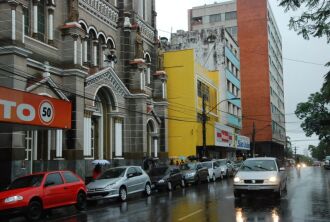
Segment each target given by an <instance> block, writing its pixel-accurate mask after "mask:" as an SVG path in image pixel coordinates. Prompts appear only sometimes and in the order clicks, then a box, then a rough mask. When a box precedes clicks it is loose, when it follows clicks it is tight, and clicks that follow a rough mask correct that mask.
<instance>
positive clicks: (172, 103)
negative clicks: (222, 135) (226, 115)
mask: <svg viewBox="0 0 330 222" xmlns="http://www.w3.org/2000/svg"><path fill="white" fill-rule="evenodd" d="M164 69H165V71H166V73H167V75H168V79H167V96H168V101H169V106H168V117H169V119H168V152H169V157H170V158H180V157H187V156H190V155H197V147H201V146H202V145H203V139H202V137H203V136H202V118H201V117H202V95H203V94H204V95H205V100H206V102H205V104H206V110H207V116H208V119H207V124H206V145H207V146H214V143H215V128H214V127H215V123H216V122H218V120H219V112H218V110H217V101H218V93H219V92H220V90H219V72H218V71H209V70H207V69H205V68H203V66H202V65H200V64H198V63H196V61H195V56H194V50H193V49H186V50H178V51H168V52H165V53H164ZM212 108H214V109H212ZM209 110H211V111H210V112H209Z"/></svg>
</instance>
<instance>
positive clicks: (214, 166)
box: [202, 160, 221, 181]
mask: <svg viewBox="0 0 330 222" xmlns="http://www.w3.org/2000/svg"><path fill="white" fill-rule="evenodd" d="M202 166H203V167H206V168H207V169H208V171H209V178H210V179H211V180H212V181H216V179H217V178H220V177H221V168H220V165H219V163H218V162H217V161H213V160H212V161H207V162H202Z"/></svg>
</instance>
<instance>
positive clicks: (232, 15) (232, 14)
mask: <svg viewBox="0 0 330 222" xmlns="http://www.w3.org/2000/svg"><path fill="white" fill-rule="evenodd" d="M235 19H237V15H236V12H235V11H233V12H226V13H225V20H226V21H228V20H235Z"/></svg>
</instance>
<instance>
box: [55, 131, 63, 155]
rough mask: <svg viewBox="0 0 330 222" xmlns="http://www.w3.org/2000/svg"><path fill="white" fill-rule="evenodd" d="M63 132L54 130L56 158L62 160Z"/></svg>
mask: <svg viewBox="0 0 330 222" xmlns="http://www.w3.org/2000/svg"><path fill="white" fill-rule="evenodd" d="M62 141H63V130H61V129H58V130H56V158H62V156H63V143H62Z"/></svg>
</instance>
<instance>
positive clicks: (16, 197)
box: [0, 171, 86, 221]
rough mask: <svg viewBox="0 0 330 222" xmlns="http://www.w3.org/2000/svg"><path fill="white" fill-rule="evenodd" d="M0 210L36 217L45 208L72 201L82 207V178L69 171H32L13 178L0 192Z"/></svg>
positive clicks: (40, 215)
mask: <svg viewBox="0 0 330 222" xmlns="http://www.w3.org/2000/svg"><path fill="white" fill-rule="evenodd" d="M0 200H1V202H0V212H1V213H2V214H7V213H15V214H16V213H23V214H24V215H25V217H26V218H27V219H28V220H29V221H36V220H39V219H40V218H41V217H42V216H43V212H44V210H46V209H51V208H55V207H56V208H57V207H62V206H67V205H75V206H76V208H77V209H78V210H84V209H85V207H86V187H85V183H84V181H83V180H82V179H81V178H80V177H79V176H77V175H76V174H74V173H72V172H71V171H52V172H43V173H35V174H31V175H28V176H23V177H20V178H17V179H16V180H14V181H13V182H12V183H11V184H10V185H9V186H8V188H7V189H6V190H5V191H2V192H0Z"/></svg>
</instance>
